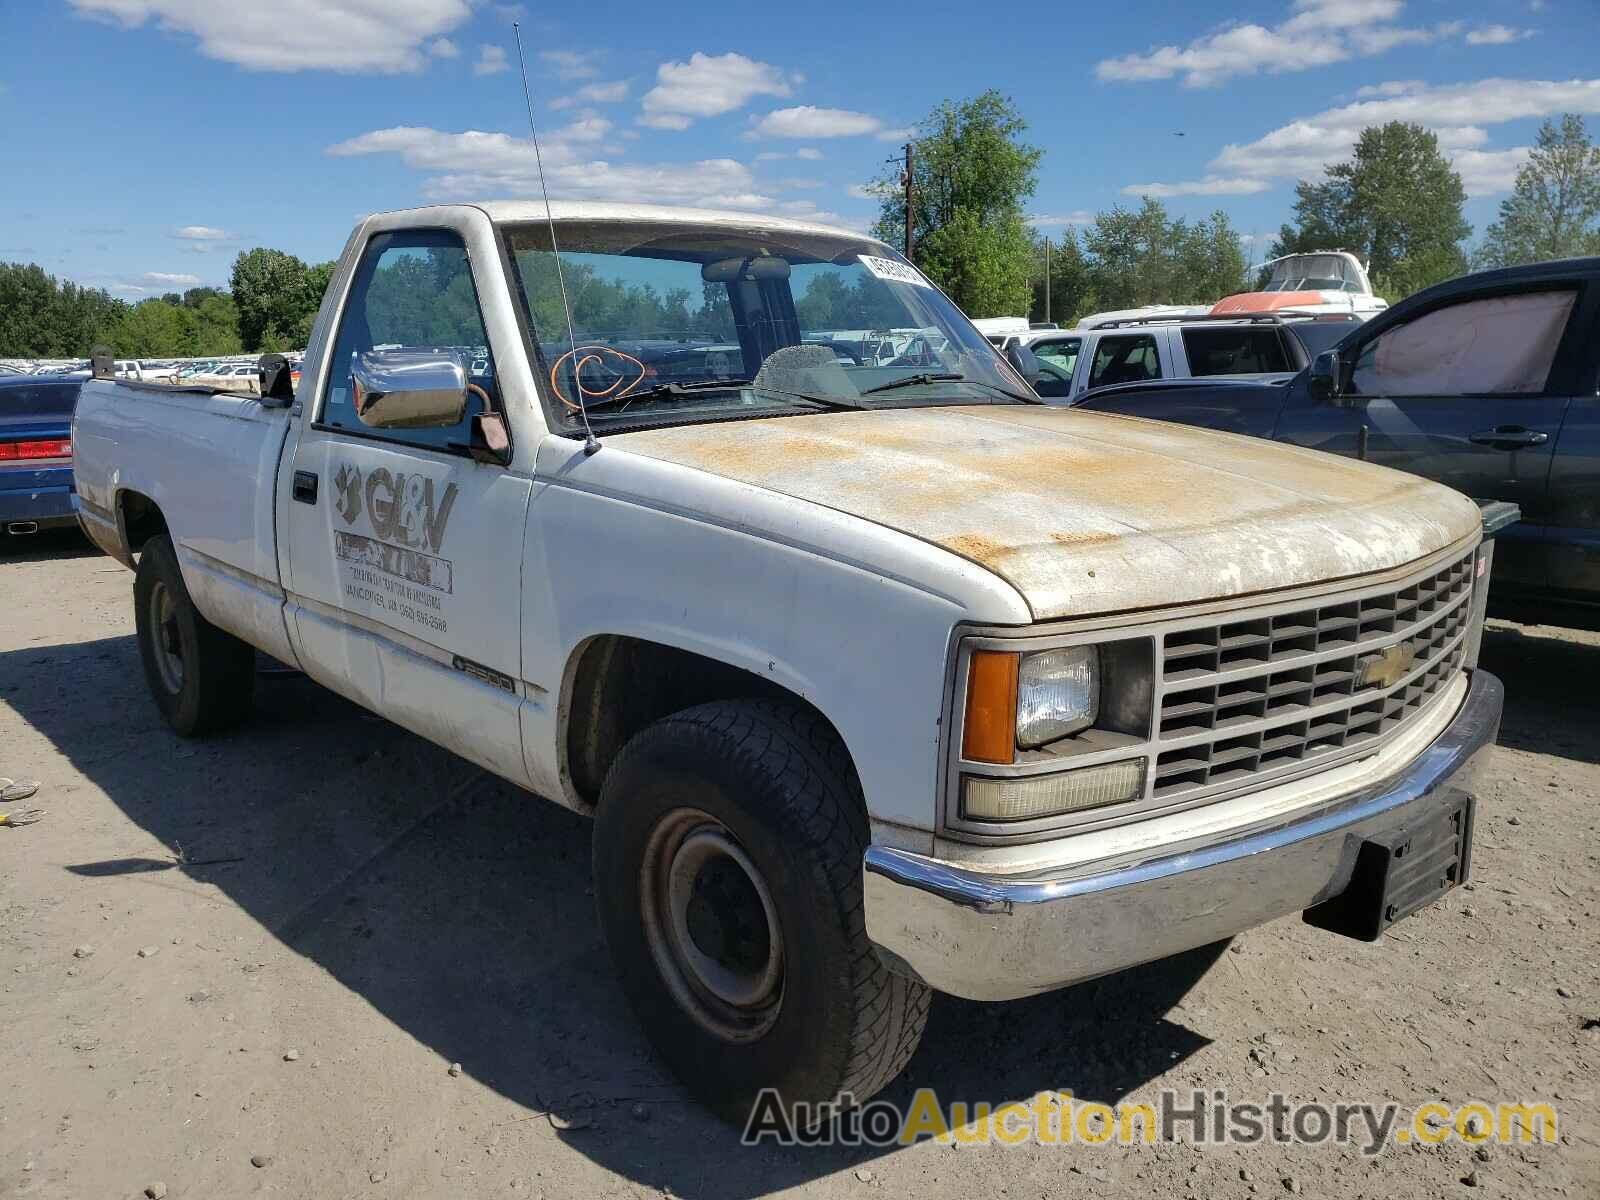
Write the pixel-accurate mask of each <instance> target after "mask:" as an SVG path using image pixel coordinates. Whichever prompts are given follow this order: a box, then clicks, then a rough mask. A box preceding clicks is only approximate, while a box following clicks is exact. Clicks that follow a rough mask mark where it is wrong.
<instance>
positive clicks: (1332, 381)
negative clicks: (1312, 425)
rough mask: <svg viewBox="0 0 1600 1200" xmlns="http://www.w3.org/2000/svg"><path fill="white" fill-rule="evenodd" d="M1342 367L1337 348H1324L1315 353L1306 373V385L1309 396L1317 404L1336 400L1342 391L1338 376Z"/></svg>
mask: <svg viewBox="0 0 1600 1200" xmlns="http://www.w3.org/2000/svg"><path fill="white" fill-rule="evenodd" d="M1343 369H1344V368H1343V364H1342V363H1341V362H1340V361H1339V352H1338V351H1337V350H1324V351H1323V352H1322V353H1321V354H1319V355H1317V357H1316V358H1315V359H1313V360H1312V363H1311V366H1310V368H1309V370H1308V372H1307V374H1306V387H1307V388H1309V389H1310V391H1311V398H1312V399H1313V400H1315V401H1316V402H1317V403H1318V404H1333V403H1335V402H1337V401H1338V399H1339V397H1340V395H1341V394H1342V393H1343V391H1344V387H1343V380H1341V378H1340V375H1341V373H1342V371H1343Z"/></svg>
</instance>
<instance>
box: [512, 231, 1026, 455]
mask: <svg viewBox="0 0 1600 1200" xmlns="http://www.w3.org/2000/svg"><path fill="white" fill-rule="evenodd" d="M556 236H557V238H558V240H559V242H560V246H561V271H562V277H563V278H564V280H565V283H566V290H567V297H568V300H569V301H570V303H571V305H572V324H573V332H574V335H575V338H576V346H574V345H572V344H570V343H569V340H568V337H567V327H566V318H565V316H564V314H563V312H562V306H561V293H560V288H559V284H558V280H557V276H556V270H555V259H554V256H553V255H552V254H551V253H550V231H549V227H548V226H547V225H545V224H543V223H539V224H530V225H513V226H508V227H507V228H506V231H505V237H506V241H507V244H508V247H509V249H510V252H511V256H512V261H513V263H514V265H515V268H516V271H515V274H516V285H515V290H516V293H517V298H518V300H519V301H520V303H521V305H522V307H523V311H524V314H525V316H526V317H527V320H528V325H529V327H530V329H531V330H532V334H533V340H534V349H535V351H536V354H537V356H538V358H539V359H540V364H539V366H540V373H541V376H542V378H543V380H544V381H545V383H546V384H547V385H548V386H549V389H550V390H551V391H552V392H553V393H554V395H555V400H556V403H557V405H558V406H559V409H560V411H558V412H557V413H556V414H554V415H555V416H556V417H557V418H558V419H560V420H561V421H562V422H563V423H564V424H565V425H566V426H567V427H568V428H573V427H575V423H576V422H577V420H578V411H579V403H580V401H581V402H582V404H583V405H585V406H586V407H587V408H588V410H589V415H590V418H591V420H593V421H594V423H595V424H596V425H597V426H599V425H600V424H601V423H602V422H619V421H620V422H627V423H630V424H639V423H650V424H656V423H670V422H672V421H684V420H688V421H694V420H708V419H715V418H719V417H738V416H756V415H763V416H766V415H775V414H777V413H782V412H786V411H787V412H796V413H798V412H809V411H815V410H817V409H818V408H819V407H840V406H844V407H851V408H854V407H862V408H866V407H891V406H895V407H899V406H905V405H932V404H975V403H1009V402H1011V401H1012V400H1013V398H1026V397H1025V396H1022V395H1021V393H1023V391H1024V389H1023V388H1022V386H1021V385H1020V384H1019V383H1018V382H1017V380H1016V379H1015V378H1014V377H1013V375H1012V373H1011V372H1010V371H1009V370H1007V368H1006V367H1005V366H1004V365H1003V363H1002V362H1001V360H1000V358H999V357H998V356H997V355H996V354H995V352H994V349H993V348H992V347H991V346H990V345H989V343H988V342H986V341H985V340H984V339H983V337H982V335H981V334H979V333H978V331H977V330H975V329H974V328H973V327H972V325H971V324H970V323H969V322H968V321H967V319H966V318H965V317H964V316H962V314H961V313H960V311H959V310H958V309H957V308H956V307H955V305H953V304H952V303H951V302H950V301H949V300H948V299H947V298H946V297H945V296H944V294H943V293H941V292H940V291H938V290H937V289H936V288H934V287H933V286H932V285H930V284H929V283H928V281H927V280H926V279H925V278H923V276H922V275H921V274H920V273H919V272H917V271H916V270H915V268H912V267H910V266H908V265H907V264H906V262H905V260H904V259H902V258H901V257H900V256H899V255H897V254H895V253H894V251H892V250H890V249H889V248H888V247H886V246H884V245H882V244H881V243H878V242H871V241H867V240H865V239H861V238H852V237H849V236H847V235H829V234H821V233H794V232H788V231H773V232H770V233H769V232H764V231H761V230H759V229H751V230H748V231H743V230H733V229H729V228H728V227H727V226H723V225H714V224H707V225H694V224H685V223H681V222H671V223H666V222H643V221H640V222H633V221H629V222H620V221H564V222H561V223H559V224H558V226H557V232H556ZM902 380H903V381H905V382H903V383H900V381H902ZM894 383H900V386H896V387H891V388H887V389H885V388H883V385H884V384H894ZM873 389H881V390H876V391H874V390H873Z"/></svg>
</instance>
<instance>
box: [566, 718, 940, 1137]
mask: <svg viewBox="0 0 1600 1200" xmlns="http://www.w3.org/2000/svg"><path fill="white" fill-rule="evenodd" d="M867 841H868V835H867V821H866V812H865V806H864V804H863V803H862V798H861V789H860V785H859V784H858V783H857V782H856V778H855V772H854V770H853V769H852V768H851V765H850V761H849V757H848V755H847V754H846V752H845V749H844V746H843V745H842V744H841V743H840V741H839V739H838V736H837V735H836V734H835V733H834V732H833V730H832V729H831V728H830V727H829V726H828V725H827V724H826V723H825V722H824V721H823V720H822V719H821V718H820V717H819V716H818V715H816V714H815V713H812V712H809V711H807V710H804V709H801V708H799V707H796V706H792V705H787V704H783V703H781V702H775V701H764V700H746V701H730V702H719V703H714V704H705V705H701V706H699V707H697V708H692V709H688V710H686V711H684V712H681V713H677V714H675V715H673V716H670V717H667V718H665V719H664V720H661V721H658V722H656V723H655V724H654V725H651V726H650V727H648V728H647V729H645V730H644V731H642V732H641V733H639V734H638V735H637V736H635V737H634V738H633V740H632V741H630V742H629V743H628V744H627V746H625V747H624V748H623V751H622V753H621V754H620V755H619V756H618V758H617V761H616V762H615V763H614V764H613V766H612V767H611V770H610V772H609V773H608V774H607V776H606V781H605V785H604V787H603V788H602V791H601V797H600V805H599V811H598V813H597V815H596V822H595V834H594V872H595V896H596V902H597V905H598V907H599V915H600V923H601V926H602V928H603V930H604V932H605V937H606V941H607V943H608V945H609V946H610V949H611V954H612V957H613V959H614V960H615V962H616V967H617V973H618V975H619V976H620V978H621V982H622V985H623V989H624V991H625V992H626V994H627V996H628V1000H629V1002H630V1004H631V1005H632V1007H633V1009H634V1012H635V1013H636V1014H637V1016H638V1018H639V1021H640V1023H641V1024H642V1025H643V1026H644V1027H645V1031H646V1033H647V1034H648V1035H649V1037H650V1040H651V1042H652V1043H653V1044H654V1045H655V1048H656V1051H657V1053H659V1054H660V1055H661V1057H662V1058H664V1059H665V1060H666V1062H667V1064H668V1065H669V1066H670V1067H671V1068H672V1070H673V1072H674V1073H675V1074H676V1075H677V1076H678V1077H679V1079H681V1080H682V1081H683V1083H684V1085H685V1086H686V1087H687V1088H688V1089H689V1091H690V1092H692V1093H693V1094H694V1095H695V1097H696V1098H697V1099H699V1100H700V1101H701V1102H702V1103H704V1104H705V1105H706V1106H707V1107H709V1108H711V1109H712V1110H713V1111H715V1112H716V1113H718V1114H719V1115H720V1116H722V1117H724V1118H725V1119H727V1120H730V1121H733V1122H736V1123H742V1122H743V1121H744V1120H745V1119H746V1118H747V1117H748V1116H749V1114H750V1111H751V1106H752V1104H753V1103H754V1101H755V1099H756V1097H757V1096H758V1094H759V1093H760V1092H761V1090H762V1089H764V1088H775V1089H777V1092H778V1095H779V1096H780V1098H781V1101H782V1103H783V1104H784V1106H785V1107H786V1108H787V1109H789V1110H790V1111H791V1112H792V1111H793V1108H794V1105H795V1104H796V1103H797V1102H800V1101H805V1102H809V1103H811V1104H819V1103H825V1102H835V1101H838V1100H839V1099H840V1098H841V1097H843V1096H846V1095H848V1096H849V1097H850V1098H851V1099H852V1100H853V1101H854V1102H856V1103H860V1102H862V1101H864V1100H865V1099H867V1097H869V1096H871V1095H872V1094H874V1093H875V1092H877V1091H878V1090H879V1089H880V1088H882V1087H883V1086H884V1085H885V1084H887V1083H888V1082H889V1081H890V1080H892V1079H893V1078H894V1077H895V1076H896V1075H898V1074H899V1073H900V1071H901V1070H902V1069H903V1068H904V1066H905V1064H906V1063H907V1062H908V1061H909V1060H910V1058H911V1055H912V1053H913V1052H914V1051H915V1050H916V1048H917V1043H918V1041H919V1040H920V1039H921V1036H922V1030H923V1026H924V1025H925V1024H926V1023H927V1016H928V1001H929V998H930V996H931V993H930V992H929V990H928V989H927V988H926V987H924V986H922V985H921V984H919V983H916V982H913V981H911V980H908V979H906V978H904V977H902V976H899V975H895V974H892V973H891V972H890V971H888V970H887V969H886V968H885V967H884V966H883V964H882V963H880V962H879V961H878V957H877V955H876V953H875V952H874V951H873V948H872V946H871V944H870V943H869V942H868V941H867V936H866V929H865V925H864V923H863V913H862V894H861V860H862V855H863V853H864V852H865V850H866V846H867Z"/></svg>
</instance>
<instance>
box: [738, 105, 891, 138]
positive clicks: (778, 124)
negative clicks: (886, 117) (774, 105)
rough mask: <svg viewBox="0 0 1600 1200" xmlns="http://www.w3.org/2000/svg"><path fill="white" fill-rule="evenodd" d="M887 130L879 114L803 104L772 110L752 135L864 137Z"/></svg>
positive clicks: (758, 122) (756, 125) (758, 124)
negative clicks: (876, 115) (875, 115)
mask: <svg viewBox="0 0 1600 1200" xmlns="http://www.w3.org/2000/svg"><path fill="white" fill-rule="evenodd" d="M882 131H883V122H882V121H880V120H879V119H878V118H877V117H874V116H871V115H869V114H867V113H862V112H851V111H850V110H849V109H847V108H818V107H817V106H816V105H814V104H800V105H796V106H795V107H794V108H780V109H777V110H776V111H774V112H769V113H768V114H767V115H766V116H764V117H762V118H761V119H760V120H758V121H756V123H755V124H754V125H752V126H751V127H750V130H749V132H748V134H747V136H749V137H774V138H834V137H860V136H861V135H863V134H868V133H873V134H876V133H880V132H882Z"/></svg>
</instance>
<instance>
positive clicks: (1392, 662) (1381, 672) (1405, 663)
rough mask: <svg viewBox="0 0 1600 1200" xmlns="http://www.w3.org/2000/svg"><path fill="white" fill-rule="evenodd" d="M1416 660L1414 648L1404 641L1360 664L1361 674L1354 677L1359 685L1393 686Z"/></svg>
mask: <svg viewBox="0 0 1600 1200" xmlns="http://www.w3.org/2000/svg"><path fill="white" fill-rule="evenodd" d="M1416 660H1417V652H1416V650H1415V649H1414V648H1413V647H1412V646H1410V645H1408V644H1405V643H1401V644H1399V645H1395V646H1389V647H1386V648H1385V649H1384V651H1383V653H1381V654H1375V655H1373V656H1372V657H1371V658H1369V659H1367V660H1366V662H1364V663H1362V664H1361V674H1360V675H1359V676H1358V677H1357V678H1356V683H1357V684H1358V685H1359V686H1361V687H1372V686H1373V685H1377V686H1378V687H1386V688H1390V687H1393V686H1394V685H1395V684H1397V683H1399V682H1400V680H1401V679H1402V678H1403V677H1404V676H1405V673H1406V672H1407V671H1409V670H1411V664H1412V663H1414V662H1415V661H1416Z"/></svg>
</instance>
